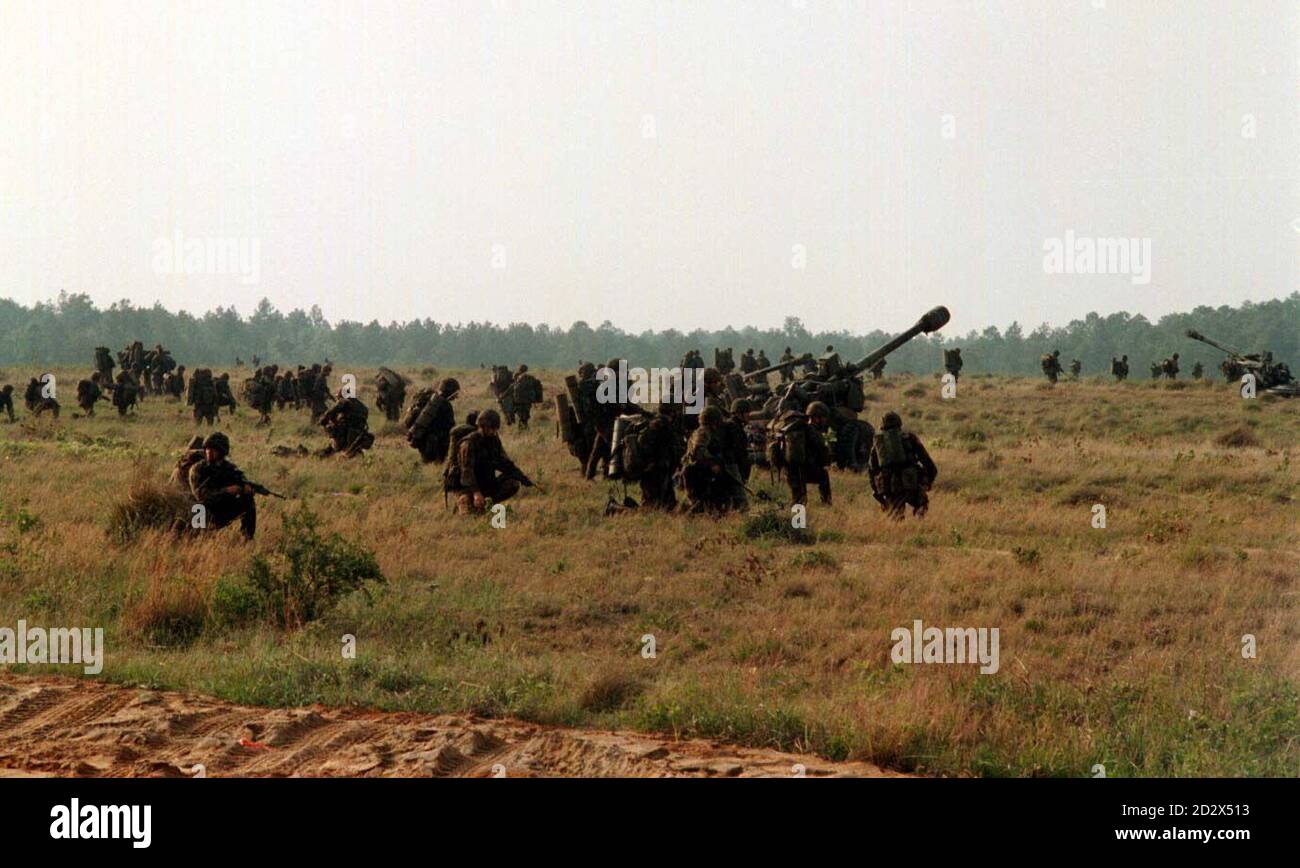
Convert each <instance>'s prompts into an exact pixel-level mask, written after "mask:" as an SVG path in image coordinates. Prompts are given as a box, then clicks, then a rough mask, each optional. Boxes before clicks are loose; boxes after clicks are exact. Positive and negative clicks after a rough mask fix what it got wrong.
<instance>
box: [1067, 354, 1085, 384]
mask: <svg viewBox="0 0 1300 868" xmlns="http://www.w3.org/2000/svg"><path fill="white" fill-rule="evenodd" d="M1082 373H1083V362H1081V361H1079V360H1078V359H1072V360H1071V361H1070V379H1071V380H1077V379H1079V375H1080V374H1082Z"/></svg>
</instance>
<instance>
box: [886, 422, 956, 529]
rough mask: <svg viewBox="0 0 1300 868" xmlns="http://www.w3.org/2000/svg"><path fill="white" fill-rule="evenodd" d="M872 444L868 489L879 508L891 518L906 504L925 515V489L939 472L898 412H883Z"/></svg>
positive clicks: (898, 516)
mask: <svg viewBox="0 0 1300 868" xmlns="http://www.w3.org/2000/svg"><path fill="white" fill-rule="evenodd" d="M880 428H881V430H880V433H878V434H877V435H876V442H875V443H874V444H873V445H872V447H871V461H870V465H869V467H870V471H871V488H872V491H873V492H874V496H875V498H876V500H877V501H879V502H880V508H881V509H882V510H884V511H885V512H886V513H888V514H889V516H890V518H895V519H901V518H902V517H903V513H904V511H905V509H906V507H908V506H910V507H912V514H913V515H917V516H919V515H924V514H925V511H926V510H927V509H928V508H929V506H930V500H929V498H928V497H927V496H926V491H927V490H928V489H929V488H930V486H931V485H933V484H934V479H935V477H936V476H937V475H938V473H939V471H938V469H937V468H936V467H935V466H934V462H933V461H932V460H931V459H930V454H929V453H928V452H926V451H925V447H924V446H922V445H921V441H920V440H919V439H918V438H917V436H916V435H915V434H913V433H911V432H910V431H904V430H903V421H902V419H900V418H899V416H898V414H897V413H893V412H890V413H886V414H885V418H884V421H883V422H881V426H880Z"/></svg>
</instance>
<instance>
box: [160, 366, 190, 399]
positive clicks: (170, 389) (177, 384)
mask: <svg viewBox="0 0 1300 868" xmlns="http://www.w3.org/2000/svg"><path fill="white" fill-rule="evenodd" d="M163 390H164V391H165V392H166V393H167V394H168V395H169V396H171V397H173V398H175V399H176V400H178V401H179V400H181V399H182V398H184V397H185V366H184V365H177V366H176V370H174V371H172V372H171V373H170V374H168V375H167V379H166V380H164V381H163Z"/></svg>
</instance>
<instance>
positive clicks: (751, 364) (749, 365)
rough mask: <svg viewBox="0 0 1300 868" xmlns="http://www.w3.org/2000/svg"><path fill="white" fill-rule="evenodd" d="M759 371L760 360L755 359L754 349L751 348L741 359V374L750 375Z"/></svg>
mask: <svg viewBox="0 0 1300 868" xmlns="http://www.w3.org/2000/svg"><path fill="white" fill-rule="evenodd" d="M757 370H758V360H757V359H755V358H754V348H753V347H750V348H749V349H747V350H745V354H744V355H743V356H741V357H740V373H741V374H748V373H749V372H750V371H757Z"/></svg>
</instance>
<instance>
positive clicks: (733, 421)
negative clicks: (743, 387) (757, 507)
mask: <svg viewBox="0 0 1300 868" xmlns="http://www.w3.org/2000/svg"><path fill="white" fill-rule="evenodd" d="M753 409H754V405H753V404H752V403H750V401H749V400H748V399H746V398H737V399H736V400H734V401H732V402H731V413H730V414H729V415H728V416H727V417H726V418H724V419H723V422H722V425H721V427H720V429H719V431H718V434H719V436H720V437H721V440H722V455H723V459H724V460H723V468H724V469H725V470H726V472H727V476H728V477H730V480H731V482H732V483H733V485H732V486H731V488H730V492H729V493H730V495H731V507H732V508H733V509H738V510H741V511H743V510H745V509H747V508H748V507H749V499H748V498H747V497H746V493H747V492H746V491H745V483H747V482H749V474H750V471H751V469H752V466H753V465H752V464H751V462H750V458H749V432H748V431H747V430H746V426H747V425H748V424H749V414H750V413H751V412H752V411H753Z"/></svg>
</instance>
